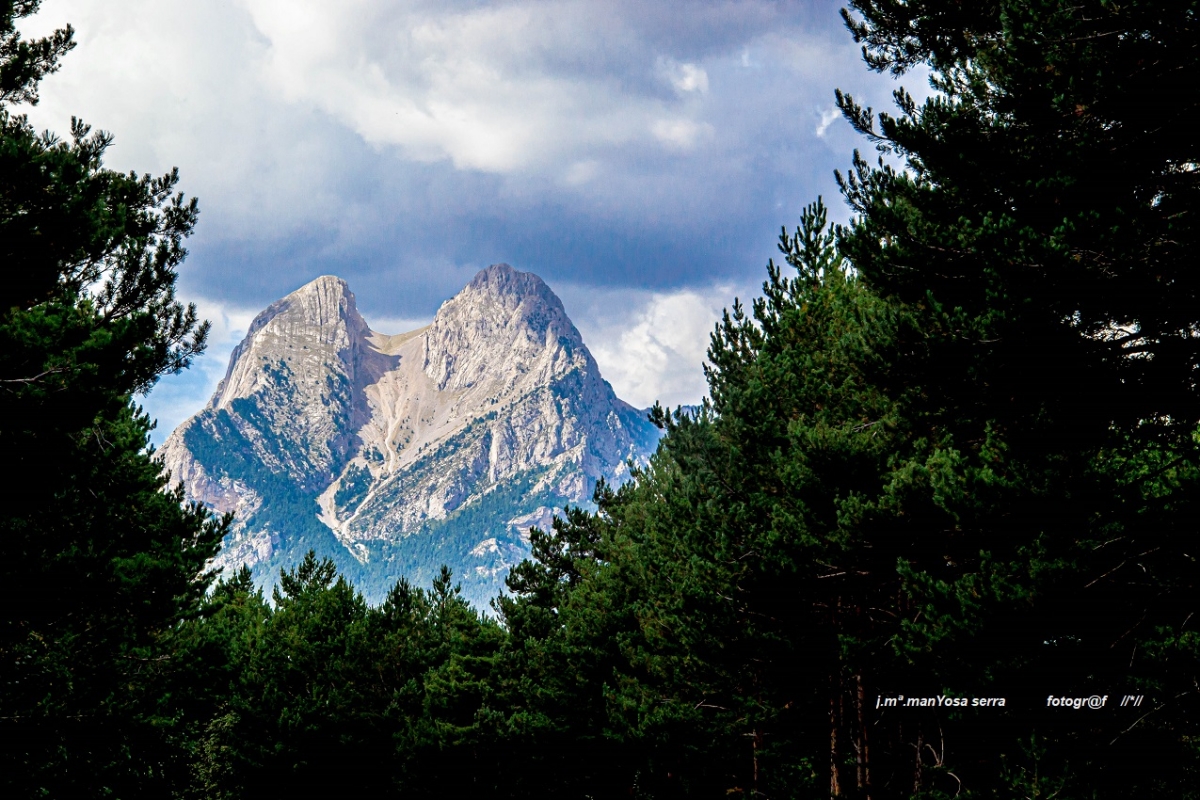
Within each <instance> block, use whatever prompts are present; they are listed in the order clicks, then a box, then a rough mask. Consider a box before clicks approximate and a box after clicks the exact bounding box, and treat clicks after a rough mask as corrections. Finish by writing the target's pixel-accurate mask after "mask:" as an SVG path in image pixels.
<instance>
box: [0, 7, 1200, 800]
mask: <svg viewBox="0 0 1200 800" xmlns="http://www.w3.org/2000/svg"><path fill="white" fill-rule="evenodd" d="M35 5H36V3H16V4H13V3H8V4H7V5H0V20H5V21H6V22H5V25H3V26H0V91H3V92H4V94H3V95H2V96H0V99H2V100H3V102H6V103H11V102H17V101H32V100H33V99H35V97H36V93H35V92H34V87H35V86H36V78H37V77H39V76H40V75H42V74H44V73H45V72H47V71H49V70H51V69H53V65H54V60H55V58H57V57H58V55H61V54H62V53H64V52H66V50H67V49H69V46H70V34H69V31H68V32H63V33H60V34H56V35H55V36H54V37H52V38H51V39H49V40H46V41H44V42H40V43H22V42H20V40H19V37H16V35H15V33H14V31H13V28H12V26H11V21H12V19H14V16H15V17H17V18H19V17H20V16H22V15H24V14H26V13H28V12H30V11H31V10H32V8H33V6H35ZM851 8H852V11H851V12H849V13H848V14H847V22H848V24H849V26H850V29H851V31H852V33H853V35H854V36H855V37H856V39H857V40H858V41H859V42H861V43H862V44H863V45H864V48H865V49H864V54H865V56H866V58H867V62H868V64H869V65H870V66H871V67H873V68H875V69H878V70H886V71H890V72H892V73H894V74H896V75H903V74H905V73H907V72H908V71H909V70H912V69H914V68H916V67H927V68H928V69H929V70H930V74H931V75H932V76H933V83H934V88H935V89H936V90H937V92H936V93H935V94H934V95H933V96H932V98H931V99H929V100H928V101H926V102H924V103H923V104H917V103H915V102H914V101H912V100H911V98H910V97H909V96H908V95H907V94H906V93H904V92H903V91H900V92H898V93H897V96H896V99H897V101H898V103H899V108H900V114H899V115H898V116H894V117H893V116H886V115H880V116H879V117H878V118H876V116H875V115H874V114H873V113H872V112H871V111H870V110H869V109H863V108H860V107H859V106H858V105H857V104H856V103H855V102H854V100H853V98H850V97H845V96H841V97H840V103H841V107H842V109H843V111H844V113H845V114H846V116H847V117H848V118H849V119H850V121H851V122H852V123H853V124H854V125H856V126H857V127H858V128H859V130H860V131H861V132H862V133H863V134H865V135H866V136H868V137H870V138H871V140H872V141H873V142H875V143H876V144H877V145H878V146H879V147H880V148H881V149H882V150H884V151H886V152H887V153H888V154H889V156H890V157H892V158H894V159H897V160H896V161H889V162H886V163H885V162H884V161H882V160H880V161H879V162H878V164H877V165H876V166H872V165H871V164H869V163H868V162H867V161H866V160H865V159H863V158H861V157H858V158H856V159H855V163H854V169H853V171H852V172H851V173H850V174H849V175H848V176H847V177H845V178H844V179H843V181H842V186H843V190H844V193H845V196H846V199H847V201H848V202H849V203H850V205H851V207H852V209H853V210H854V212H855V216H854V218H853V220H852V221H851V223H850V224H849V225H847V226H845V227H841V228H831V226H829V225H828V223H827V219H826V210H825V207H824V206H823V204H822V203H821V202H820V201H818V202H816V203H814V204H812V205H811V206H809V207H808V208H807V209H805V211H804V213H803V215H802V218H801V224H800V226H799V227H798V228H797V230H796V231H795V232H794V233H791V234H789V233H787V232H786V231H785V232H784V233H783V235H782V236H781V239H780V250H781V251H782V253H783V260H784V264H781V265H776V264H775V263H774V262H772V263H771V264H769V265H768V278H767V281H766V282H765V284H764V286H763V296H762V297H761V298H759V299H757V300H755V301H754V302H753V304H752V305H751V307H750V308H749V309H747V308H745V307H743V306H742V305H740V304H738V303H735V304H734V306H733V308H732V310H731V311H730V312H729V313H727V314H726V316H725V318H724V319H723V320H722V322H721V323H720V324H719V325H718V327H717V330H716V331H715V333H714V335H713V337H712V343H711V347H710V350H709V362H710V367H709V369H708V379H709V388H710V398H709V400H708V401H706V403H705V404H704V405H703V407H702V408H700V409H699V411H698V412H696V413H683V412H682V411H676V412H675V413H673V414H672V413H668V412H666V411H664V410H662V409H657V408H656V410H655V412H654V414H653V417H654V420H655V421H656V422H657V424H659V425H660V426H661V427H663V428H665V429H666V436H665V437H664V438H663V440H662V441H661V444H660V446H659V450H658V452H657V454H656V455H655V457H654V458H653V459H652V461H651V463H650V464H649V466H648V467H647V468H646V469H644V470H641V471H638V472H637V473H636V474H635V477H634V480H632V481H631V482H629V483H627V484H625V485H623V486H620V487H616V488H612V487H608V486H605V485H601V486H599V487H598V488H597V492H596V497H595V501H596V510H595V511H594V512H589V511H586V510H582V509H569V510H568V511H567V512H566V514H565V515H564V517H563V518H561V519H558V520H556V521H555V523H554V527H553V530H552V531H548V532H542V531H538V530H536V529H535V530H534V531H533V532H532V534H531V544H532V549H533V558H532V559H531V560H529V561H526V562H524V563H522V564H520V565H518V566H517V567H516V568H514V569H513V570H512V572H511V574H510V575H509V577H508V589H509V593H507V594H506V595H504V596H501V597H498V598H497V599H496V600H495V602H494V604H493V608H492V611H493V613H494V616H483V615H480V614H479V613H478V612H477V611H475V610H474V609H472V607H471V606H470V605H469V603H468V602H467V601H466V600H465V599H464V598H463V596H462V593H461V591H460V590H459V589H458V588H457V587H455V586H454V585H453V579H452V576H451V573H450V570H448V569H445V568H443V570H442V572H441V573H440V574H438V575H436V576H429V578H430V583H431V588H429V589H423V588H415V587H414V586H413V585H412V584H410V583H409V582H408V581H407V580H403V579H401V580H398V581H396V582H395V584H394V586H393V587H392V588H391V591H390V592H389V593H388V594H387V596H386V599H385V600H384V601H383V602H382V603H380V604H378V605H376V606H371V605H369V604H368V603H366V602H365V601H364V599H363V597H362V595H361V594H360V593H359V592H358V591H357V590H356V589H355V588H354V587H353V585H352V580H348V579H347V577H349V578H351V579H352V578H353V577H354V576H353V574H351V575H349V576H346V575H339V574H338V567H337V565H335V564H334V562H333V561H331V560H330V559H328V558H323V557H321V554H319V553H317V552H309V554H308V555H307V556H305V557H304V558H302V559H300V558H297V562H298V565H296V566H294V567H292V568H290V569H283V570H282V571H281V572H280V575H279V582H278V588H277V589H276V590H275V591H274V592H273V594H272V597H271V598H270V600H268V599H267V598H265V597H264V596H263V594H262V593H261V591H259V590H258V589H256V588H255V580H254V579H253V577H252V576H251V575H250V573H249V572H248V571H246V570H244V569H243V570H242V571H241V572H238V573H236V574H233V575H229V576H226V577H225V578H224V579H223V580H221V581H219V582H218V583H217V584H216V586H215V587H214V588H213V589H212V590H211V591H210V592H209V593H208V594H207V595H205V594H204V589H205V587H206V579H205V576H204V575H203V574H202V569H203V564H204V563H205V559H206V558H207V557H209V556H210V555H211V554H212V552H213V550H214V547H215V542H216V541H217V539H218V538H219V536H220V535H221V533H222V530H223V529H222V527H221V525H220V524H219V523H218V522H215V521H213V520H211V519H209V518H208V517H207V515H205V514H204V513H203V512H201V511H200V510H198V509H189V508H183V507H181V506H180V502H179V496H178V495H172V494H170V493H164V492H162V491H161V489H162V486H163V479H162V478H161V477H160V476H159V475H158V471H157V468H156V467H155V465H154V464H153V462H152V461H151V460H150V459H149V458H148V456H147V455H146V453H145V450H144V445H145V434H146V429H147V425H148V423H147V421H146V420H145V418H144V417H143V416H141V415H140V414H138V413H137V411H136V410H135V408H134V407H133V406H132V405H131V403H130V397H131V394H132V393H133V392H136V391H139V390H143V389H145V388H146V387H147V386H149V385H150V384H151V383H153V381H154V379H155V378H156V377H157V376H158V375H160V374H162V373H163V372H164V371H169V370H172V369H177V368H179V367H181V366H183V365H185V364H186V362H187V360H188V359H189V358H190V357H191V355H192V354H193V353H194V352H196V351H197V349H198V348H199V347H200V346H201V345H202V340H203V328H202V327H199V328H198V327H197V326H196V324H195V320H194V319H193V317H192V316H191V314H190V312H189V311H187V310H185V309H182V308H180V307H179V305H178V304H176V303H175V301H174V299H173V296H172V294H171V287H172V285H173V280H174V272H173V268H174V267H175V266H176V265H177V264H178V263H179V259H181V258H182V257H183V249H182V247H181V240H182V237H183V236H184V235H186V234H187V233H188V232H189V231H190V229H191V226H192V224H193V223H194V221H195V207H194V205H193V204H189V203H185V202H184V201H183V200H182V198H180V197H178V196H172V195H171V191H172V190H173V186H174V176H168V177H167V178H163V179H159V180H157V181H156V180H152V179H148V178H141V179H139V178H137V177H136V176H128V177H126V176H119V175H114V174H112V173H110V172H107V171H105V170H103V169H102V168H101V166H100V162H99V157H100V155H101V153H102V152H103V150H104V146H105V145H106V144H107V142H108V139H107V137H105V136H103V135H92V134H89V133H88V132H87V131H86V129H85V128H83V127H82V126H77V128H76V131H75V136H74V138H73V140H72V142H71V143H69V144H64V143H60V142H57V141H56V140H53V139H52V138H49V137H46V136H41V137H39V136H36V135H34V134H33V132H32V131H31V130H29V128H28V126H27V125H26V123H25V122H24V120H22V119H20V118H19V117H11V116H4V117H2V119H0V122H2V123H3V130H2V131H0V133H2V137H0V147H2V148H3V149H2V150H0V170H2V171H3V177H4V178H5V180H4V181H3V182H2V183H0V192H2V193H3V194H0V241H3V242H4V245H3V246H4V247H6V248H9V249H10V251H11V252H10V259H24V260H19V261H13V262H12V263H14V264H19V265H20V266H19V268H20V269H21V270H22V271H25V272H28V273H29V274H30V275H31V276H33V278H34V280H33V282H32V283H31V284H30V286H29V287H25V288H15V284H14V288H10V289H6V291H10V292H13V293H14V294H13V296H12V297H11V298H9V299H7V300H6V301H5V304H4V306H3V308H4V312H3V317H2V318H0V342H2V346H0V375H2V377H0V380H2V381H3V382H2V383H0V404H3V407H2V408H0V411H3V412H4V414H3V415H2V416H0V425H2V426H3V427H0V446H2V447H4V448H5V450H4V454H5V455H6V456H7V457H8V460H9V461H10V462H13V463H15V464H16V465H17V466H18V469H19V474H20V475H21V476H24V477H23V481H22V482H21V483H20V485H19V486H18V488H17V491H15V492H14V493H12V494H11V496H10V500H9V503H8V504H7V506H6V510H5V516H4V517H3V518H2V520H0V522H2V525H3V529H2V530H0V533H2V534H3V537H2V539H0V541H2V542H3V543H2V544H0V546H2V547H3V548H4V556H5V558H4V559H3V561H2V562H0V563H3V564H4V570H5V574H4V575H3V576H2V577H3V580H2V581H0V587H3V588H2V589H0V591H3V592H5V600H6V601H7V607H8V608H9V609H11V611H10V613H9V614H8V615H7V616H6V618H5V625H4V628H3V639H2V640H0V670H2V674H0V678H2V679H3V681H4V687H5V691H4V692H3V695H2V696H0V704H2V708H3V713H2V714H0V726H2V728H0V730H2V731H3V732H4V733H5V737H4V739H5V741H6V744H5V746H4V750H3V754H4V756H3V757H4V764H3V766H4V768H5V769H4V773H5V778H4V780H5V781H6V783H7V785H8V786H9V787H10V789H11V790H10V794H13V795H14V796H33V795H42V796H44V795H51V796H56V795H72V796H73V795H88V796H91V795H100V794H107V795H110V796H117V797H130V796H136V795H147V796H155V797H163V796H177V797H187V798H193V797H195V798H201V797H203V798H236V797H248V796H256V795H267V796H275V795H285V796H286V795H300V796H307V795H309V794H322V795H331V794H352V795H357V794H361V795H365V796H406V795H407V796H448V797H468V796H469V797H514V798H518V797H519V798H533V797H545V798H571V797H578V798H585V797H592V798H601V797H611V798H616V797H626V798H628V797H635V798H639V797H640V798H675V797H680V798H681V797H693V798H708V797H711V798H725V797H731V796H742V797H747V796H760V797H769V798H785V797H820V796H826V795H827V794H828V795H831V796H839V797H854V798H916V797H921V798H945V797H962V798H970V797H976V798H1049V797H1058V798H1063V799H1064V800H1066V798H1115V797H1122V798H1124V797H1148V798H1154V797H1164V798H1165V797H1171V798H1176V797H1195V796H1196V795H1197V790H1196V786H1198V785H1200V782H1198V781H1197V778H1198V776H1200V742H1198V741H1197V714H1200V707H1198V706H1197V702H1198V692H1197V688H1196V687H1197V685H1198V681H1200V636H1198V635H1197V633H1196V630H1195V625H1194V618H1195V612H1196V611H1197V608H1196V603H1197V588H1198V587H1197V579H1198V578H1200V574H1198V569H1197V563H1196V558H1195V553H1194V551H1193V550H1192V547H1193V545H1194V542H1193V541H1192V539H1193V536H1192V533H1193V530H1194V523H1193V522H1192V520H1193V519H1194V518H1195V516H1196V511H1197V509H1196V508H1195V505H1196V501H1195V498H1197V496H1198V494H1197V492H1198V489H1200V452H1198V448H1200V432H1198V430H1197V426H1198V424H1200V407H1198V405H1197V402H1198V400H1200V397H1198V393H1197V386H1196V378H1195V375H1196V374H1197V370H1198V369H1200V363H1198V358H1200V349H1198V348H1200V304H1198V303H1197V300H1198V299H1200V298H1197V297H1196V293H1197V291H1198V290H1200V284H1198V283H1197V280H1196V277H1195V275H1194V270H1192V269H1190V264H1189V262H1188V260H1187V259H1188V254H1189V252H1190V250H1191V249H1193V248H1194V247H1195V245H1196V244H1197V241H1196V239H1197V221H1196V216H1195V215H1196V212H1197V210H1198V209H1200V194H1198V193H1200V167H1198V164H1200V158H1197V153H1196V147H1197V146H1198V145H1196V144H1195V142H1194V137H1191V136H1189V133H1188V126H1187V125H1186V122H1187V121H1188V120H1190V119H1191V118H1192V117H1193V116H1194V111H1195V106H1196V104H1197V103H1198V102H1200V95H1197V94H1196V93H1195V91H1194V90H1191V87H1192V86H1193V85H1194V83H1195V79H1196V78H1197V77H1198V76H1197V72H1198V71H1200V70H1198V69H1197V68H1198V67H1200V30H1198V29H1197V26H1198V25H1200V20H1197V12H1198V10H1200V9H1198V6H1197V3H1194V2H1184V3H1178V4H1161V3H1149V2H1141V1H1139V0H1131V1H1130V2H1126V3H1121V4H1116V3H1112V2H1107V1H1106V0H1085V2H1081V3H1075V4H1072V5H1067V4H1065V3H1062V2H1059V1H1057V0H1036V1H1035V2H1017V0H988V1H987V2H978V3H951V2H946V1H945V0H936V1H935V0H916V1H912V2H901V1H900V0H854V1H853V2H851ZM14 76H16V77H14ZM21 76H24V77H23V78H22V77H21ZM896 163H898V164H900V165H901V166H888V164H896ZM21 237H24V238H21ZM38 281H40V283H38ZM234 433H235V432H234V431H232V429H231V430H230V432H229V435H230V436H232V435H233V434H234ZM200 457H201V458H203V457H204V453H201V454H200ZM244 466H245V469H246V470H247V471H248V472H247V475H249V474H250V471H252V470H254V469H256V468H257V467H256V465H253V464H245V465H244ZM531 480H532V479H531ZM528 488H529V487H528V486H520V485H517V486H513V487H509V489H508V491H512V492H524V491H526V490H528ZM499 494H500V493H499V492H498V493H497V495H499ZM277 500H278V507H279V508H285V507H286V506H287V500H288V498H282V499H278V498H277ZM338 502H339V503H342V502H344V503H348V504H349V503H353V502H355V498H354V496H353V494H352V493H349V494H345V495H342V496H339V498H338ZM485 510H486V509H485ZM480 513H482V512H480ZM489 513H490V512H489ZM276 522H277V523H278V524H279V525H280V526H281V527H283V526H286V524H287V520H286V519H283V518H279V519H278V520H276ZM452 523H453V524H454V525H455V526H456V527H455V535H456V536H457V537H458V538H455V537H454V536H450V537H447V536H437V537H434V536H430V537H429V538H428V539H427V540H422V541H421V542H420V543H419V544H420V545H421V546H428V547H430V548H437V547H442V548H444V550H443V551H444V552H446V553H447V554H448V555H455V548H461V547H462V546H464V545H463V543H464V542H467V541H468V540H469V541H478V540H479V539H480V538H481V536H480V534H481V533H487V532H490V530H482V529H483V528H485V527H486V525H488V524H490V523H489V522H488V520H487V519H484V518H483V517H482V516H481V517H479V518H467V517H464V518H461V519H457V520H451V521H448V522H447V525H450V524H452ZM447 530H449V529H447ZM279 533H280V534H281V535H287V534H289V533H295V534H296V536H295V537H294V538H293V545H292V546H293V547H294V546H298V543H304V542H306V541H307V540H306V539H305V538H304V537H305V536H307V535H308V533H309V531H307V530H301V531H286V530H282V529H281V530H280V531H279ZM431 533H438V532H431ZM443 533H444V532H443ZM314 535H315V534H314ZM443 551H438V552H439V553H440V552H443ZM372 555H373V557H379V556H381V555H382V554H379V553H376V554H372ZM403 567H404V565H403V564H398V565H397V571H402V569H403ZM197 576H199V577H197ZM422 583H424V581H422ZM1093 694H1096V695H1107V696H1108V699H1107V704H1106V706H1105V707H1104V708H1101V709H1094V710H1091V709H1080V710H1074V709H1063V708H1060V707H1058V708H1056V707H1052V706H1049V705H1047V701H1046V698H1047V697H1048V696H1051V695H1055V696H1067V697H1086V696H1089V695H1093ZM899 695H906V696H909V697H921V698H928V697H961V698H980V697H983V698H989V697H992V698H1000V697H1003V698H1005V701H1006V702H1005V704H1004V705H1003V706H996V707H988V708H973V707H970V706H967V707H959V706H952V705H942V706H938V705H936V704H935V705H933V706H920V707H914V708H899V707H889V706H887V705H884V704H883V702H882V700H883V698H888V697H896V696H899ZM1123 695H1134V696H1137V697H1139V698H1142V699H1141V700H1139V701H1138V704H1137V705H1131V706H1129V707H1123V706H1121V705H1120V704H1119V702H1118V701H1119V699H1120V698H1121V697H1122V696H1123Z"/></svg>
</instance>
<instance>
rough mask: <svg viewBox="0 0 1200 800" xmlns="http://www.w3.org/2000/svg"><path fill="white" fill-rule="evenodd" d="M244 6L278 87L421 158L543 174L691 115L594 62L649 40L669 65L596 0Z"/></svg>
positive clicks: (682, 74)
mask: <svg viewBox="0 0 1200 800" xmlns="http://www.w3.org/2000/svg"><path fill="white" fill-rule="evenodd" d="M244 2H245V5H246V8H247V9H248V10H249V13H250V15H251V17H252V18H253V20H254V24H255V26H256V28H257V30H258V32H259V33H260V34H261V35H262V37H263V38H264V39H265V40H266V42H267V49H266V53H265V57H264V59H263V61H262V64H261V68H262V72H261V75H262V77H263V79H264V80H265V81H266V82H267V83H268V84H269V85H271V86H273V87H275V88H276V89H277V90H278V91H279V92H280V93H281V95H282V96H283V97H285V98H287V99H288V100H289V101H291V102H293V103H302V104H306V105H309V106H311V107H313V108H317V109H320V110H321V111H324V112H325V113H328V114H330V115H331V116H333V117H334V118H336V119H337V120H339V121H340V122H341V123H342V124H345V125H346V126H348V127H350V128H351V129H353V130H354V131H355V132H357V133H358V134H359V135H360V136H362V137H363V139H365V140H366V141H367V142H369V143H371V144H374V145H378V146H396V147H399V148H400V149H401V151H402V152H403V153H404V155H405V156H406V157H408V158H411V159H414V160H418V161H437V160H440V159H450V160H451V161H452V162H453V163H454V164H455V166H457V167H459V168H462V169H475V170H481V171H486V172H496V173H511V172H515V171H519V170H529V169H534V170H541V169H543V168H545V167H553V166H556V165H562V164H564V163H569V162H570V161H574V160H578V159H579V157H580V156H581V155H583V154H586V153H587V152H589V151H590V150H592V149H594V148H597V147H606V146H613V145H622V144H628V143H630V142H635V141H637V140H640V139H643V138H644V137H645V133H646V131H648V130H650V128H651V126H652V124H653V121H654V120H655V119H657V118H658V117H661V116H662V115H663V114H664V112H671V111H674V112H675V113H676V114H678V113H685V111H686V110H684V109H675V108H674V106H675V105H677V103H675V102H673V101H669V100H667V99H664V98H662V97H659V96H656V95H655V94H653V93H651V92H639V91H635V90H631V89H630V88H629V86H628V85H623V83H622V81H621V80H620V76H619V75H614V74H612V73H611V72H609V71H606V70H605V69H603V64H599V65H597V66H599V68H597V66H592V65H590V64H588V63H587V62H589V61H600V60H602V58H603V55H602V53H601V52H599V51H600V50H602V49H603V48H608V49H612V50H615V51H634V52H631V53H630V55H632V56H633V57H634V58H637V57H638V55H639V54H638V53H637V52H636V51H637V50H638V49H639V48H640V49H643V52H642V53H641V54H640V56H641V58H643V59H647V63H646V64H645V65H644V67H643V69H644V70H646V71H649V70H651V69H652V68H653V66H654V64H655V63H656V59H655V56H653V55H652V54H651V53H646V52H644V48H645V46H646V45H645V43H644V42H641V41H640V40H639V32H638V31H637V30H634V29H632V28H630V27H628V26H626V25H624V24H622V23H621V22H620V20H619V19H618V18H616V17H610V18H603V15H602V13H601V12H602V9H600V8H599V7H598V6H597V5H596V4H594V3H586V2H578V1H577V2H567V3H540V2H516V3H507V4H498V5H487V6H472V7H469V8H467V9H465V10H454V9H453V7H451V8H449V9H448V8H447V7H445V6H442V5H425V4H422V3H419V2H407V3H385V2H381V0H355V1H354V2H352V3H338V4H333V3H327V2H323V0H286V1H285V0H244ZM657 61H658V62H659V63H660V64H661V65H663V66H662V67H661V68H662V69H665V70H666V72H667V78H668V80H669V82H670V84H671V85H672V86H673V87H674V88H675V89H676V91H677V92H679V93H680V94H692V93H703V92H706V91H707V89H708V75H707V73H706V72H705V70H704V69H703V67H701V66H699V65H697V64H693V63H682V62H677V61H674V60H673V59H671V58H668V57H658V58H657ZM580 62H584V65H585V66H586V67H587V68H578V67H574V66H573V65H577V64H579V63H580ZM630 66H633V67H634V68H636V63H634V64H632V65H630V64H623V65H622V68H629V67H630ZM695 113H699V112H698V111H696V112H695ZM692 123H693V126H697V125H699V123H698V122H696V121H692Z"/></svg>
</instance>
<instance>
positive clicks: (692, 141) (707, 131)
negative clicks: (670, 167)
mask: <svg viewBox="0 0 1200 800" xmlns="http://www.w3.org/2000/svg"><path fill="white" fill-rule="evenodd" d="M650 129H651V130H652V131H653V132H654V138H656V139H658V140H659V141H660V142H662V143H663V144H665V145H667V146H668V147H671V148H674V149H678V150H691V149H692V148H694V147H695V146H696V144H697V143H698V142H700V141H702V140H705V139H709V138H711V137H712V135H713V133H714V130H713V126H712V125H709V124H708V123H707V122H695V121H694V120H690V119H660V120H657V121H655V123H654V124H653V125H652V126H651V128H650Z"/></svg>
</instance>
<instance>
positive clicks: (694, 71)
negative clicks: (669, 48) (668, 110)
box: [658, 58, 708, 94]
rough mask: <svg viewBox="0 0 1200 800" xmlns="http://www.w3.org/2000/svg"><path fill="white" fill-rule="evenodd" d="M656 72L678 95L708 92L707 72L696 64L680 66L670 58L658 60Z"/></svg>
mask: <svg viewBox="0 0 1200 800" xmlns="http://www.w3.org/2000/svg"><path fill="white" fill-rule="evenodd" d="M658 70H659V72H660V74H662V75H663V76H664V77H665V78H666V79H667V81H668V82H669V83H670V84H671V86H672V88H674V89H675V91H676V92H678V93H680V94H689V93H692V92H698V93H700V94H704V93H706V92H707V91H708V72H706V71H705V69H704V67H701V66H699V65H698V64H687V63H683V64H681V63H680V62H678V61H675V60H674V59H671V58H660V59H659V61H658Z"/></svg>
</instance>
